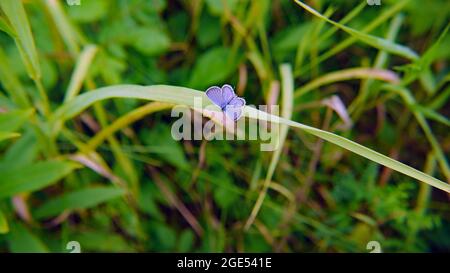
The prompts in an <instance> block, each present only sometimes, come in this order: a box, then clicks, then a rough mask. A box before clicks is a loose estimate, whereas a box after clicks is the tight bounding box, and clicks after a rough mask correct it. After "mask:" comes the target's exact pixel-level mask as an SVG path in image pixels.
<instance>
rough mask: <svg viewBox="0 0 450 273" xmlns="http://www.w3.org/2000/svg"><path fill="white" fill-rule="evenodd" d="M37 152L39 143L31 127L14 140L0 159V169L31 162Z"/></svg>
mask: <svg viewBox="0 0 450 273" xmlns="http://www.w3.org/2000/svg"><path fill="white" fill-rule="evenodd" d="M38 152H39V143H38V142H37V139H36V136H35V134H34V131H33V130H32V129H30V130H28V131H26V132H25V133H24V134H23V135H22V136H21V137H20V139H18V140H17V141H15V142H14V143H13V144H12V145H11V146H9V148H8V149H7V150H6V152H5V153H4V154H3V157H2V158H1V160H0V171H1V170H2V169H9V168H13V167H18V166H24V165H28V164H31V162H33V161H34V159H35V158H36V156H37V155H38Z"/></svg>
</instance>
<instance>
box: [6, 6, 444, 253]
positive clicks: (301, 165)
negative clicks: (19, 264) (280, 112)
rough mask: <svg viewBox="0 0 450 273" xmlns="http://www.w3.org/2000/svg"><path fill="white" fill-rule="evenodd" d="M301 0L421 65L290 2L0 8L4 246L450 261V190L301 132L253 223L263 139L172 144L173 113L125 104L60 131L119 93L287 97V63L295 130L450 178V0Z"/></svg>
mask: <svg viewBox="0 0 450 273" xmlns="http://www.w3.org/2000/svg"><path fill="white" fill-rule="evenodd" d="M14 2H16V3H14ZM303 2H304V3H305V4H307V5H309V6H310V7H312V8H314V9H315V10H317V11H318V12H320V13H321V14H323V15H325V16H327V17H329V18H331V19H333V20H334V21H336V22H340V23H342V24H344V25H346V26H348V27H349V28H351V29H352V30H357V31H358V33H367V34H371V35H373V36H376V37H380V38H383V39H386V40H389V41H392V42H396V43H398V44H401V45H403V46H405V47H407V48H409V49H411V50H412V51H414V52H416V53H417V57H416V58H412V60H411V59H409V58H405V56H402V55H401V54H390V53H389V52H386V51H385V50H384V48H383V47H381V48H376V47H373V46H371V45H370V44H368V43H367V42H364V41H362V40H361V39H358V36H357V35H356V36H355V35H351V34H349V33H348V32H345V31H343V30H342V29H339V28H337V27H336V26H335V25H332V24H330V23H329V22H326V21H325V20H322V19H320V18H318V17H316V16H314V15H312V14H311V13H310V12H308V11H307V10H305V9H304V8H302V7H301V6H300V5H298V4H297V3H295V1H290V0H272V1H270V0H257V1H250V0H223V1H222V0H80V5H76V4H77V1H70V0H69V1H62V0H61V1H58V0H22V1H16V0H1V1H0V30H2V31H1V32H0V112H1V113H0V140H1V142H0V251H2V252H69V251H71V248H70V247H69V249H67V243H68V242H70V241H77V242H79V243H80V246H81V251H82V252H104V251H105V252H190V251H192V252H368V251H369V250H367V249H366V246H367V243H368V242H369V241H378V242H379V243H380V245H381V248H382V250H383V251H384V252H442V251H449V250H450V233H449V230H450V207H449V205H448V204H449V195H448V194H446V193H445V192H443V191H441V190H438V189H433V188H430V187H429V186H428V185H426V184H424V183H421V182H419V181H416V180H414V179H413V178H410V177H407V176H405V175H402V174H399V173H397V172H394V171H391V170H390V169H388V168H385V167H382V166H379V165H377V164H375V163H372V162H370V161H369V160H366V159H364V158H362V157H360V156H358V155H356V154H353V153H350V152H348V151H346V150H344V149H342V148H339V147H337V146H335V145H333V144H330V143H327V142H324V141H322V140H320V139H318V138H316V137H313V136H310V135H308V134H306V133H304V132H302V131H299V130H294V129H291V130H289V132H288V135H287V138H286V140H285V141H284V144H283V147H282V149H281V154H280V157H279V160H278V161H277V162H276V169H275V172H274V174H273V176H272V177H271V179H270V181H271V184H270V186H269V189H268V191H267V196H266V197H265V199H264V202H263V204H262V206H261V210H260V211H259V213H258V215H257V217H256V219H255V221H254V222H253V224H252V225H251V226H250V228H249V229H246V228H245V227H244V226H245V223H246V221H247V220H248V218H249V216H250V213H251V211H252V209H253V207H254V205H255V202H256V199H257V198H258V196H259V195H260V194H261V191H262V190H263V187H262V185H263V183H264V180H265V179H266V174H267V172H268V168H269V164H270V162H271V158H272V156H273V153H271V152H262V151H260V142H259V141H242V140H240V141H201V140H199V141H187V140H186V141H176V140H174V139H173V138H172V137H171V134H170V130H171V126H172V124H173V122H174V121H175V120H176V119H175V118H172V117H170V109H168V108H163V107H162V108H161V109H156V110H155V107H156V106H155V104H151V103H150V104H149V102H148V101H147V102H146V101H142V100H137V99H120V98H118V99H109V100H105V101H102V102H100V103H96V104H95V105H94V106H93V107H90V108H88V109H87V110H86V111H83V113H81V114H79V115H76V116H75V117H73V118H71V119H70V120H68V121H67V122H65V123H64V125H62V124H59V125H60V127H58V128H60V129H59V130H58V132H57V133H52V132H51V130H50V129H49V128H50V127H51V126H50V125H49V124H57V123H58V122H59V121H58V120H55V119H53V120H52V113H53V112H54V111H55V109H57V108H58V107H60V106H61V105H63V103H64V102H65V101H67V100H70V99H71V98H73V97H76V96H79V95H80V94H83V93H86V92H90V90H94V89H96V88H100V87H103V86H111V85H116V84H138V85H155V84H164V85H174V86H184V87H189V88H193V89H197V90H202V91H203V90H205V89H206V88H207V87H209V86H211V85H221V84H224V83H229V84H231V85H232V86H234V87H235V89H236V92H237V93H238V94H239V95H241V96H243V97H244V98H245V99H246V100H247V102H248V103H251V104H255V105H259V104H264V105H268V104H280V103H281V93H282V90H281V86H280V80H281V76H280V70H279V68H280V65H281V64H283V63H287V64H289V65H290V67H291V68H292V71H293V75H294V80H295V89H296V93H298V92H301V94H300V95H296V96H295V100H294V108H293V112H292V120H295V121H299V122H302V123H304V124H308V125H311V126H314V127H317V128H321V129H324V130H328V131H331V132H333V133H336V134H339V135H342V136H344V137H346V138H349V139H352V140H354V141H356V142H358V143H361V144H363V145H365V146H367V147H370V148H371V149H374V150H376V151H378V152H381V153H383V154H386V155H389V156H390V157H392V158H395V159H397V160H399V161H402V162H404V163H406V164H408V165H410V166H412V167H414V168H417V169H419V170H421V171H424V172H427V173H429V174H430V175H432V176H434V177H436V178H439V179H440V180H442V181H447V182H449V179H450V178H449V169H448V164H447V162H446V157H447V156H448V151H449V150H450V137H449V134H448V132H449V121H448V118H447V117H448V115H449V113H450V108H449V102H448V97H449V94H450V85H449V80H450V70H449V56H450V52H449V48H450V35H449V34H448V33H447V34H445V31H446V26H447V25H448V23H449V19H450V4H449V2H448V1H445V0H442V1H439V0H432V1H426V2H424V1H420V0H410V1H408V0H402V1H388V0H382V1H381V5H370V4H369V3H368V2H367V1H343V0H342V1H330V0H309V1H303ZM369 2H371V1H369ZM375 2H376V1H375ZM17 3H19V4H17ZM70 4H75V5H70ZM21 7H23V8H24V9H23V10H22V9H21ZM28 27H29V29H30V32H27V29H28ZM33 44H34V45H35V49H36V50H35V52H34V51H33ZM39 71H40V72H39ZM314 81H315V82H314ZM311 83H312V85H311ZM386 83H387V84H391V87H392V86H394V87H399V88H397V89H396V88H391V89H389V88H384V87H383V84H386ZM305 86H307V87H308V88H307V90H306V91H305V88H303V87H305ZM302 88H303V89H302ZM399 89H401V90H403V91H402V92H403V93H402V92H395V91H398V90H399ZM405 98H406V99H405ZM132 111H135V112H132ZM130 113H132V114H130ZM418 116H420V117H422V118H418ZM121 118H122V121H123V123H122V126H120V127H119V128H117V129H119V130H117V131H115V132H111V131H108V130H106V131H105V128H109V126H111V124H113V123H114V122H116V121H118V120H119V119H121ZM50 122H53V123H50ZM18 134H20V135H18ZM99 135H100V137H99Z"/></svg>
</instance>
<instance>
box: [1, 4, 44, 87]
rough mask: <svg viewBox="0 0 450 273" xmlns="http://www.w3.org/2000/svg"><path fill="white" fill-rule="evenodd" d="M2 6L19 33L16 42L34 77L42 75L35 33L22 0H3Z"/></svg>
mask: <svg viewBox="0 0 450 273" xmlns="http://www.w3.org/2000/svg"><path fill="white" fill-rule="evenodd" d="M0 7H1V8H2V10H3V12H4V13H5V15H6V17H7V18H8V21H9V23H10V26H11V28H12V29H13V30H14V32H15V33H16V34H17V38H16V39H15V40H16V44H17V45H18V48H19V51H20V52H21V55H22V59H23V62H24V63H25V65H26V67H27V70H28V73H29V74H30V77H31V78H32V79H38V78H40V77H41V68H40V66H39V59H38V54H37V50H36V46H35V44H34V39H33V34H32V33H31V28H30V24H29V22H28V17H27V14H26V12H25V8H24V7H23V4H22V1H17V0H2V1H0Z"/></svg>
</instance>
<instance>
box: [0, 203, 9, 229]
mask: <svg viewBox="0 0 450 273" xmlns="http://www.w3.org/2000/svg"><path fill="white" fill-rule="evenodd" d="M8 232H9V225H8V220H6V216H5V214H4V213H3V211H2V210H1V209H0V234H5V233H8Z"/></svg>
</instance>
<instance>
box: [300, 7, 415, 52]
mask: <svg viewBox="0 0 450 273" xmlns="http://www.w3.org/2000/svg"><path fill="white" fill-rule="evenodd" d="M294 1H295V2H296V3H297V4H298V5H300V6H301V7H302V8H304V9H306V10H307V11H309V12H310V13H311V14H313V15H314V16H317V17H319V18H321V19H322V20H325V21H327V22H328V23H330V24H333V25H334V26H336V27H338V28H340V29H342V30H343V31H345V32H347V33H348V34H350V35H351V36H353V37H355V38H357V39H358V40H360V41H362V42H364V43H366V44H368V45H370V46H372V47H375V48H378V49H380V50H385V51H387V52H389V53H392V54H394V55H398V56H402V57H405V58H407V59H410V60H416V59H418V55H417V54H416V53H415V52H414V51H413V50H411V49H410V48H408V47H406V46H403V45H399V44H396V43H394V42H391V41H389V40H386V39H383V38H379V37H376V36H373V35H369V34H366V33H363V32H361V31H358V30H355V29H353V28H350V27H347V26H344V25H341V24H339V23H338V22H335V21H333V20H331V19H329V18H327V17H325V16H323V15H322V14H320V13H319V12H317V11H316V10H315V9H313V8H311V7H310V6H308V5H306V4H304V3H303V2H301V1H299V0H294Z"/></svg>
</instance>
